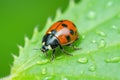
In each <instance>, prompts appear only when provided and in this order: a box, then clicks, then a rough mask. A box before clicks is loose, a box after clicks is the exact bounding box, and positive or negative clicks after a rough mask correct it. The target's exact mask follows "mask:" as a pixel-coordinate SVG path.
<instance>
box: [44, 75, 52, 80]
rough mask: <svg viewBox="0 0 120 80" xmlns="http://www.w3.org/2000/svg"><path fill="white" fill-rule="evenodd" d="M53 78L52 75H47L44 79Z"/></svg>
mask: <svg viewBox="0 0 120 80" xmlns="http://www.w3.org/2000/svg"><path fill="white" fill-rule="evenodd" d="M50 79H52V76H46V77H45V78H44V79H43V80H50Z"/></svg>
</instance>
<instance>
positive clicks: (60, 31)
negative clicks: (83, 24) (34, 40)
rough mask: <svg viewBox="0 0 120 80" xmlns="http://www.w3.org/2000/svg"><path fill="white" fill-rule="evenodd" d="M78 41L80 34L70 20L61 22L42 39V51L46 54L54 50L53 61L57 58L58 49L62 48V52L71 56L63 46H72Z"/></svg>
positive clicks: (54, 25)
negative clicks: (56, 51) (56, 50)
mask: <svg viewBox="0 0 120 80" xmlns="http://www.w3.org/2000/svg"><path fill="white" fill-rule="evenodd" d="M77 39H78V32H77V28H76V26H75V24H74V23H73V22H71V21H69V20H60V21H58V22H56V23H54V24H53V25H52V26H51V27H50V28H49V29H48V30H47V32H46V34H45V35H44V37H43V39H42V48H41V51H42V52H43V53H46V52H47V51H48V50H53V53H52V59H53V58H54V57H55V49H56V48H57V47H60V49H61V51H62V52H64V53H66V54H69V53H67V52H66V51H65V50H64V49H63V47H62V46H65V45H71V44H72V43H73V42H74V41H76V40H77ZM73 48H74V46H73ZM46 54H47V53H46Z"/></svg>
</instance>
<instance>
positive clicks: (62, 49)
mask: <svg viewBox="0 0 120 80" xmlns="http://www.w3.org/2000/svg"><path fill="white" fill-rule="evenodd" d="M59 46H60V49H61V51H62V52H63V53H65V54H67V55H70V56H73V55H72V54H69V53H68V52H67V51H65V50H64V48H62V46H61V45H59Z"/></svg>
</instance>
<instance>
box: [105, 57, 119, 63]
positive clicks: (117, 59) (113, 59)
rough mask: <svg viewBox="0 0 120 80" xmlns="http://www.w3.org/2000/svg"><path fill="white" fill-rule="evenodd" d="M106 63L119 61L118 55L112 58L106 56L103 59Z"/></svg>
mask: <svg viewBox="0 0 120 80" xmlns="http://www.w3.org/2000/svg"><path fill="white" fill-rule="evenodd" d="M105 62H106V63H116V62H120V57H112V58H108V59H105Z"/></svg>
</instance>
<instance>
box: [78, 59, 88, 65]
mask: <svg viewBox="0 0 120 80" xmlns="http://www.w3.org/2000/svg"><path fill="white" fill-rule="evenodd" d="M78 62H79V63H81V64H86V63H88V58H87V57H81V58H79V59H78Z"/></svg>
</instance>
